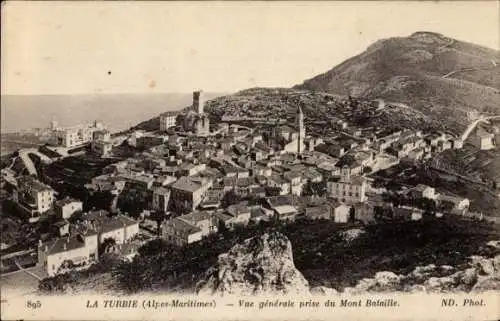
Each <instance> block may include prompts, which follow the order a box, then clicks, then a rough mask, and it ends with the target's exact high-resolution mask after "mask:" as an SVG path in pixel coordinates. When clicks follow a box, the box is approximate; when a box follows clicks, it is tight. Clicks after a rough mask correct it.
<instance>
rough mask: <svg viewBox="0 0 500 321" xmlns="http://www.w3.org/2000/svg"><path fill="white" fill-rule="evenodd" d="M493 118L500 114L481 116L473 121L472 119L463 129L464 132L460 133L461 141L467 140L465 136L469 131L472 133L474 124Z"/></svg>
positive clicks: (467, 135)
mask: <svg viewBox="0 0 500 321" xmlns="http://www.w3.org/2000/svg"><path fill="white" fill-rule="evenodd" d="M494 118H500V115H495V116H489V117H482V118H479V119H476V120H475V121H473V122H472V123H471V124H469V126H468V127H467V128H466V129H465V131H464V133H463V134H462V136H461V140H462V142H465V141H466V140H467V138H468V137H469V135H470V133H472V131H473V130H474V128H476V126H477V125H478V124H479V123H481V122H484V123H486V122H488V121H489V120H490V119H494Z"/></svg>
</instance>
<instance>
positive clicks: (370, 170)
mask: <svg viewBox="0 0 500 321" xmlns="http://www.w3.org/2000/svg"><path fill="white" fill-rule="evenodd" d="M372 171H373V169H372V168H371V167H370V166H366V167H364V168H363V174H369V173H371V172H372Z"/></svg>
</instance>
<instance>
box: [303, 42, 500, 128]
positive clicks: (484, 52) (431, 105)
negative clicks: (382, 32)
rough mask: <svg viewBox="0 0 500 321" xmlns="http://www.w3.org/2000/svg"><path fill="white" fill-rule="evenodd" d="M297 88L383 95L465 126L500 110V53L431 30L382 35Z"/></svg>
mask: <svg viewBox="0 0 500 321" xmlns="http://www.w3.org/2000/svg"><path fill="white" fill-rule="evenodd" d="M294 88H296V89H301V90H312V91H322V92H328V93H333V94H340V95H351V96H354V97H358V98H363V99H374V98H382V99H385V100H387V101H390V102H400V103H404V104H406V105H409V106H411V107H413V108H415V109H416V110H418V111H421V112H423V113H425V114H428V115H430V116H431V117H432V118H434V119H442V120H445V122H446V123H447V124H448V125H450V126H453V127H454V126H459V127H462V126H463V125H464V124H466V123H467V122H468V119H467V112H469V111H474V110H476V111H478V112H479V113H492V114H499V113H500V106H499V105H498V100H499V99H500V52H499V51H497V50H493V49H489V48H485V47H481V46H478V45H475V44H471V43H466V42H462V41H458V40H455V39H452V38H448V37H445V36H443V35H441V34H437V33H431V32H416V33H414V34H412V35H410V36H409V37H394V38H388V39H383V40H379V41H377V42H375V43H374V44H372V45H371V46H369V47H368V48H367V49H366V50H365V51H364V52H363V53H361V54H359V55H357V56H354V57H352V58H350V59H348V60H346V61H344V62H343V63H341V64H340V65H338V66H336V67H334V68H333V69H331V70H329V71H327V72H325V73H323V74H321V75H318V76H316V77H313V78H311V79H308V80H306V81H304V82H303V83H302V84H300V85H297V86H295V87H294Z"/></svg>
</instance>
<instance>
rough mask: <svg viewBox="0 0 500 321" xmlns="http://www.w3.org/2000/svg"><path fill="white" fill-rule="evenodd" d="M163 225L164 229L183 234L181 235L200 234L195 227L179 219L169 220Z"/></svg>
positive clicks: (199, 230)
mask: <svg viewBox="0 0 500 321" xmlns="http://www.w3.org/2000/svg"><path fill="white" fill-rule="evenodd" d="M163 224H164V227H167V226H168V227H172V228H174V229H175V230H177V231H180V232H183V233H189V234H194V233H198V232H201V229H200V228H199V227H197V226H194V225H192V224H190V223H188V222H186V221H184V220H182V219H180V218H174V219H171V220H168V221H166V222H165V223H163Z"/></svg>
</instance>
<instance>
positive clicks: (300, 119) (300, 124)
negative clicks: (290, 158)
mask: <svg viewBox="0 0 500 321" xmlns="http://www.w3.org/2000/svg"><path fill="white" fill-rule="evenodd" d="M296 122H297V130H298V131H299V137H298V139H297V154H299V155H300V154H302V152H303V151H304V150H303V149H304V139H305V137H306V129H305V127H304V113H303V112H302V108H301V107H300V105H299V106H298V108H297V116H296Z"/></svg>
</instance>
